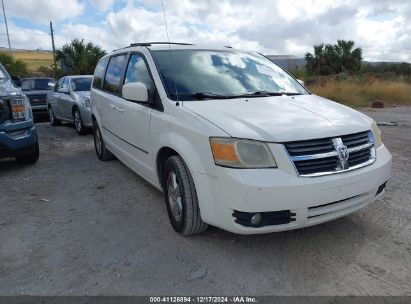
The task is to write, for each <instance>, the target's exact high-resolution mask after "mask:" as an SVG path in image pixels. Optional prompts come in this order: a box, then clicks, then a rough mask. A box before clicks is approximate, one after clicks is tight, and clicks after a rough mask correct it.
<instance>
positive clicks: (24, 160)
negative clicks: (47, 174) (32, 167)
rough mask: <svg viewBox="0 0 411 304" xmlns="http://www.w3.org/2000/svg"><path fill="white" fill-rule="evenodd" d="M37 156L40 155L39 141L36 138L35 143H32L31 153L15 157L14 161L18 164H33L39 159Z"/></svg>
mask: <svg viewBox="0 0 411 304" xmlns="http://www.w3.org/2000/svg"><path fill="white" fill-rule="evenodd" d="M39 156H40V149H39V142H38V140H37V141H36V143H35V144H34V151H33V153H31V154H28V155H24V156H18V157H16V162H18V163H20V164H34V163H35V162H37V160H38V159H39Z"/></svg>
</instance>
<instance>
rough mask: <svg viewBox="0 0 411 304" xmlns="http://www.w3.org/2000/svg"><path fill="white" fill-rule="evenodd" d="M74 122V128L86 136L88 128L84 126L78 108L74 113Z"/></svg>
mask: <svg viewBox="0 0 411 304" xmlns="http://www.w3.org/2000/svg"><path fill="white" fill-rule="evenodd" d="M73 121H74V127H75V128H76V132H77V133H78V134H79V135H84V134H86V128H85V127H84V125H83V120H82V119H81V114H80V111H79V109H77V108H75V109H74V111H73Z"/></svg>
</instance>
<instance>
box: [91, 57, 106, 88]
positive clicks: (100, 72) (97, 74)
mask: <svg viewBox="0 0 411 304" xmlns="http://www.w3.org/2000/svg"><path fill="white" fill-rule="evenodd" d="M108 60H109V57H106V58H103V59H101V60H100V62H99V63H98V64H97V67H96V69H95V71H94V80H93V88H97V89H99V88H101V85H102V83H103V78H104V73H105V71H106V67H107V62H108Z"/></svg>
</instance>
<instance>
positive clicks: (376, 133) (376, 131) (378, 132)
mask: <svg viewBox="0 0 411 304" xmlns="http://www.w3.org/2000/svg"><path fill="white" fill-rule="evenodd" d="M372 133H373V134H374V145H375V147H376V148H378V147H379V146H381V144H382V139H381V130H380V128H378V126H377V123H376V122H375V121H374V122H373V123H372Z"/></svg>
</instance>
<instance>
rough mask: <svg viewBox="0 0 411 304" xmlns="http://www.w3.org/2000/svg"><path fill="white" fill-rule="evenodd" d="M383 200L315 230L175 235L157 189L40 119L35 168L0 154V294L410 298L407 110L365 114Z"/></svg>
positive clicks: (87, 139) (67, 130)
mask: <svg viewBox="0 0 411 304" xmlns="http://www.w3.org/2000/svg"><path fill="white" fill-rule="evenodd" d="M369 114H370V115H371V116H373V117H376V118H377V120H380V121H396V122H398V126H385V127H382V131H383V139H384V142H385V144H386V145H387V146H388V147H389V149H390V150H391V152H392V154H393V160H394V163H393V177H392V179H391V181H390V183H389V184H388V187H387V191H386V196H385V199H384V200H382V201H377V202H375V203H374V204H372V205H370V206H369V207H367V208H365V209H363V210H361V211H359V212H357V213H355V214H352V215H350V216H347V217H345V218H342V219H339V220H336V221H333V222H329V223H326V224H323V225H319V226H315V227H311V228H306V229H301V230H297V231H289V232H283V233H275V234H267V235H257V236H240V235H234V234H231V233H228V232H225V231H222V230H219V229H217V228H211V229H209V231H207V232H206V233H204V234H202V235H200V236H195V237H189V238H184V237H180V236H179V235H177V234H176V233H175V232H174V231H173V230H172V228H171V226H170V224H169V222H168V218H167V214H166V208H165V205H164V200H163V196H162V194H161V193H160V192H158V191H157V190H155V189H154V188H153V187H152V186H150V185H149V184H148V183H146V182H145V181H143V180H142V179H141V178H140V177H138V176H137V175H136V174H134V173H133V172H131V171H130V170H129V169H128V168H127V167H125V166H124V165H123V164H121V163H120V162H118V161H112V162H105V163H102V162H100V161H98V160H97V158H96V156H95V153H94V148H93V145H92V136H91V135H86V136H82V137H80V136H78V135H76V133H75V131H74V129H73V128H72V127H71V126H69V125H64V126H61V127H51V126H50V125H49V124H48V123H39V124H38V131H39V136H40V144H41V147H40V153H41V155H40V160H39V162H38V163H37V164H36V165H34V166H21V165H17V164H15V163H14V162H13V161H10V160H2V161H0V295H22V294H24V295H84V294H88V295H102V294H104V295H199V294H201V295H237V294H246V295H411V178H410V173H411V108H393V109H384V110H378V111H377V110H375V111H373V112H370V113H369Z"/></svg>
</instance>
